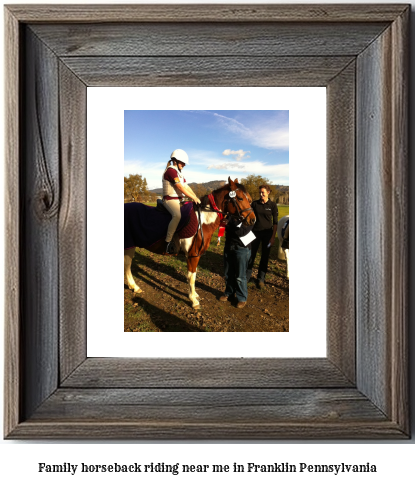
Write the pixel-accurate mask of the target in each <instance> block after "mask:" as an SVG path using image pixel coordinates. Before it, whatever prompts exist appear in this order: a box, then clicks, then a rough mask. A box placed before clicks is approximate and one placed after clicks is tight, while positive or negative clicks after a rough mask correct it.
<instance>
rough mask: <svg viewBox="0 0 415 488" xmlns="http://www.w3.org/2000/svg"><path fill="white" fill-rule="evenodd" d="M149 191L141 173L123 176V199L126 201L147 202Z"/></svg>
mask: <svg viewBox="0 0 415 488" xmlns="http://www.w3.org/2000/svg"><path fill="white" fill-rule="evenodd" d="M149 197H150V192H149V190H148V186H147V180H146V179H145V178H143V177H142V176H141V175H130V176H129V177H128V178H126V177H125V176H124V201H127V202H147V201H148V200H149Z"/></svg>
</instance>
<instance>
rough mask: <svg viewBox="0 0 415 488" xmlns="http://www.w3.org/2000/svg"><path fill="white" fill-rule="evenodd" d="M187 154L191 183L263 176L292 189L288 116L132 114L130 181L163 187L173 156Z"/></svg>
mask: <svg viewBox="0 0 415 488" xmlns="http://www.w3.org/2000/svg"><path fill="white" fill-rule="evenodd" d="M174 149H183V150H184V151H186V152H187V154H188V155H189V164H188V165H187V166H186V167H185V168H184V170H183V173H184V175H185V178H186V181H187V182H188V183H203V182H207V181H212V180H226V179H227V178H228V176H230V177H231V178H232V179H235V178H239V179H240V180H241V179H242V178H244V177H246V176H248V175H249V174H255V175H261V176H264V177H266V178H268V179H269V180H270V181H271V182H273V183H274V184H281V185H288V184H289V172H288V162H289V158H288V110H180V111H178V110H168V111H167V110H126V111H125V112H124V175H125V176H129V175H130V174H141V175H142V176H143V177H145V178H146V179H147V183H148V187H149V189H154V188H160V187H161V177H162V174H163V171H164V169H165V167H166V164H167V161H168V160H169V159H170V154H171V153H172V151H173V150H174Z"/></svg>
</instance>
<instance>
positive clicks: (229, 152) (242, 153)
mask: <svg viewBox="0 0 415 488" xmlns="http://www.w3.org/2000/svg"><path fill="white" fill-rule="evenodd" d="M249 152H251V151H243V150H242V149H238V150H237V151H232V149H225V150H224V151H223V153H222V154H223V155H224V156H231V155H234V159H235V160H236V161H241V160H242V159H246V158H249V157H250V156H245V154H248V153H249Z"/></svg>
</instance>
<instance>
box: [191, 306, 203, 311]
mask: <svg viewBox="0 0 415 488" xmlns="http://www.w3.org/2000/svg"><path fill="white" fill-rule="evenodd" d="M192 307H193V310H202V306H201V305H192Z"/></svg>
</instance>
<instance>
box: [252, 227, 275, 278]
mask: <svg viewBox="0 0 415 488" xmlns="http://www.w3.org/2000/svg"><path fill="white" fill-rule="evenodd" d="M254 234H255V237H256V239H255V240H254V241H252V242H251V258H250V260H249V263H248V271H247V273H246V277H247V279H248V281H249V279H250V278H251V274H252V268H253V266H254V262H255V258H256V254H257V252H258V249H259V246H260V244H262V247H261V261H260V262H259V268H258V280H259V281H265V275H266V274H267V271H268V259H269V253H270V252H271V247H268V244H269V240H270V239H271V237H272V229H267V230H261V231H259V232H254Z"/></svg>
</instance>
